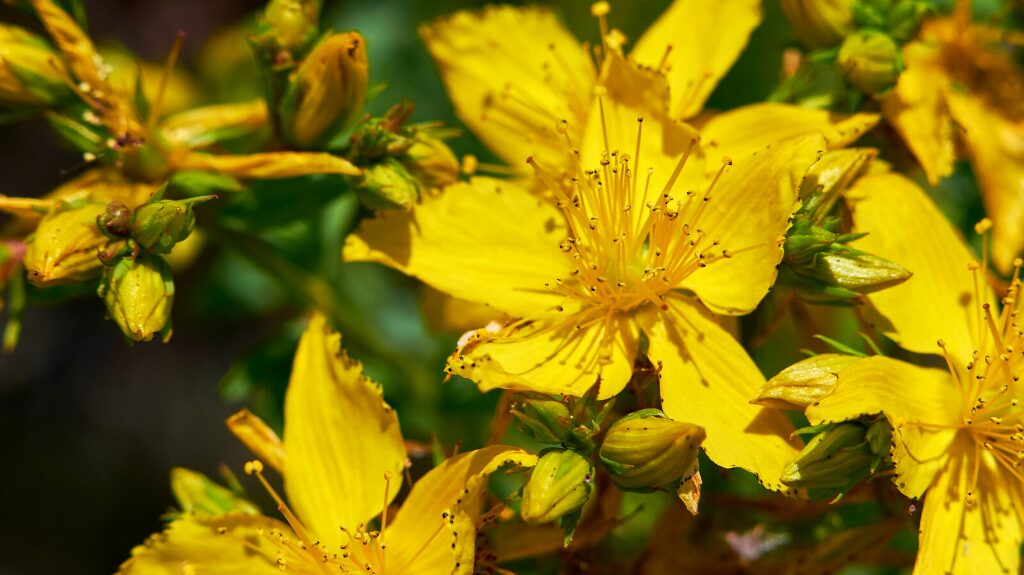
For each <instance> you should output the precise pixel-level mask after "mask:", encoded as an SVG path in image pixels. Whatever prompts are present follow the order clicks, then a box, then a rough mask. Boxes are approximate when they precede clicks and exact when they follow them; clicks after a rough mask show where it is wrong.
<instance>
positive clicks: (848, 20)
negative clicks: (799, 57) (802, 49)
mask: <svg viewBox="0 0 1024 575" xmlns="http://www.w3.org/2000/svg"><path fill="white" fill-rule="evenodd" d="M851 4H853V0H782V12H783V13H784V14H785V15H786V19H787V20H789V24H790V26H792V27H793V32H794V33H796V36H797V38H799V39H800V41H801V42H803V43H804V45H806V46H807V47H808V48H812V49H814V48H831V47H833V46H838V45H839V44H840V43H841V42H842V41H843V38H845V37H846V35H847V34H849V33H850V32H853V30H854V25H853V14H852V13H851V11H850V5H851Z"/></svg>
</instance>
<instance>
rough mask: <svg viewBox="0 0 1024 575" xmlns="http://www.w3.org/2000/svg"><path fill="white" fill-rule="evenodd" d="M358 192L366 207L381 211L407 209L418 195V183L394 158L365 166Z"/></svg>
mask: <svg viewBox="0 0 1024 575" xmlns="http://www.w3.org/2000/svg"><path fill="white" fill-rule="evenodd" d="M359 191H360V192H361V194H360V195H361V197H362V198H363V202H364V203H366V205H368V206H369V207H371V208H383V209H389V208H390V209H393V208H403V209H409V208H410V207H412V204H413V202H415V201H416V199H417V198H418V197H419V195H420V188H419V183H418V182H417V181H416V179H415V178H413V177H412V174H410V173H409V171H408V170H406V169H405V166H403V165H402V163H401V162H399V161H398V160H396V159H395V158H384V159H383V160H381V161H380V162H376V163H374V164H370V165H369V166H366V168H364V170H363V182H362V185H361V186H360V188H359Z"/></svg>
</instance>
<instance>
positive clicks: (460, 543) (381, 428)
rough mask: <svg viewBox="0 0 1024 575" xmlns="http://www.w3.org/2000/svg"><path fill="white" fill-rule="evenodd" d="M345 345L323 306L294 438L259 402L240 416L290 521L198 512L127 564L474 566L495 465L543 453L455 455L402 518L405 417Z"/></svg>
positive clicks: (302, 378) (258, 469) (293, 408)
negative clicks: (275, 425)
mask: <svg viewBox="0 0 1024 575" xmlns="http://www.w3.org/2000/svg"><path fill="white" fill-rule="evenodd" d="M340 344H341V338H340V336H339V335H338V334H336V333H331V331H330V330H329V328H328V327H327V324H326V321H325V320H324V318H323V317H321V316H315V317H314V318H313V319H312V320H311V321H310V325H309V327H308V328H307V329H306V332H305V334H304V335H303V337H302V340H301V341H300V343H299V349H298V351H297V352H296V355H295V363H294V366H293V368H292V377H291V381H290V383H289V385H288V392H287V395H286V397H285V423H284V438H283V439H282V440H279V439H278V438H277V436H276V435H274V434H273V432H270V431H269V429H268V428H267V427H266V425H265V424H263V423H262V422H260V421H259V420H258V419H256V418H255V416H253V415H252V414H249V413H247V412H242V413H241V414H239V415H236V416H234V417H233V418H232V419H231V420H229V425H230V426H231V428H232V430H233V431H235V432H236V433H238V434H239V436H240V438H241V439H242V440H243V442H244V443H246V445H248V446H249V447H250V448H253V450H254V451H255V452H256V453H257V454H259V455H260V456H266V457H267V458H268V459H267V463H268V464H270V465H271V466H272V467H273V468H274V469H275V470H276V471H278V472H279V473H280V474H281V475H282V476H283V478H284V492H285V495H286V496H287V502H286V501H285V498H283V497H281V496H280V495H278V493H277V491H276V490H275V489H274V488H273V487H272V486H271V484H270V481H269V479H268V478H267V477H266V476H265V475H264V466H263V463H262V462H261V461H260V460H255V461H251V462H249V463H248V464H246V471H247V472H248V473H250V474H252V475H255V476H256V477H257V478H258V479H259V481H260V482H261V483H262V484H263V485H264V487H265V488H267V489H268V491H270V494H271V496H272V497H273V498H274V499H275V501H276V502H277V504H278V510H279V511H280V513H281V514H282V515H283V517H284V519H285V521H279V520H277V519H273V518H270V517H266V516H262V515H257V514H252V513H247V512H245V510H240V511H234V512H229V513H222V514H212V515H211V514H208V513H201V512H187V511H186V512H185V513H182V514H181V515H180V516H178V518H177V519H175V520H174V521H172V522H171V524H170V525H169V526H168V527H167V529H166V530H165V531H164V532H163V533H160V534H157V535H155V536H153V537H151V538H150V539H149V540H147V542H146V543H145V544H144V545H140V546H138V547H136V548H135V549H134V550H133V551H132V557H131V558H130V559H129V560H128V561H126V562H125V563H124V564H123V565H122V566H121V569H120V570H119V571H118V573H120V574H123V575H158V574H159V575H172V574H177V573H181V572H182V571H183V570H184V571H185V572H195V573H207V574H210V575H216V574H224V575H228V574H234V573H246V574H250V575H260V574H267V575H270V574H275V573H280V572H281V571H282V570H283V571H285V572H290V573H301V574H304V575H322V574H326V573H343V574H344V573H349V574H356V573H358V574H366V573H376V574H377V575H387V574H389V573H390V574H406V573H422V574H424V575H449V574H452V573H454V574H458V575H462V574H465V575H468V574H470V573H472V572H473V568H474V551H475V538H476V537H475V535H476V534H475V531H476V524H477V523H476V521H477V519H478V517H479V515H480V512H481V507H482V505H483V495H484V492H485V491H486V484H487V481H486V479H487V476H488V475H489V474H490V473H492V472H494V471H496V470H497V469H498V468H500V467H502V466H503V465H506V464H512V465H520V466H529V465H532V464H533V463H534V461H535V460H536V457H535V456H533V455H530V454H528V453H526V452H524V451H522V450H520V449H517V448H513V447H505V446H500V445H494V446H490V447H487V448H484V449H481V450H478V451H471V452H468V453H464V454H461V455H458V456H455V457H452V458H451V459H449V460H447V461H445V462H444V463H442V464H441V465H440V466H438V467H436V468H435V469H434V470H432V471H430V472H428V473H427V474H426V475H425V476H423V477H422V478H421V479H420V480H419V481H417V482H416V483H415V485H413V486H412V490H411V491H410V492H409V495H408V496H407V497H406V498H405V501H404V502H403V503H402V505H401V509H399V510H398V515H397V517H396V516H395V515H394V510H393V509H390V507H391V502H392V500H393V499H394V498H395V496H396V495H397V494H398V492H399V491H400V489H401V484H402V477H403V472H404V470H405V467H406V455H405V445H404V442H403V440H402V435H401V432H400V431H399V427H398V418H397V415H396V414H395V412H394V410H392V409H391V408H390V407H389V406H388V405H387V404H386V403H385V402H384V399H383V397H382V396H381V390H380V387H379V386H377V385H376V384H375V383H373V382H372V381H370V380H369V379H367V378H366V376H364V375H363V373H362V367H361V366H360V364H359V363H358V362H356V361H353V360H352V359H349V357H348V356H347V355H346V354H345V352H344V351H342V350H341V347H340ZM220 499H224V498H223V497H221V498H220ZM377 516H380V519H379V522H375V523H372V522H373V521H374V519H375V518H376V517H377Z"/></svg>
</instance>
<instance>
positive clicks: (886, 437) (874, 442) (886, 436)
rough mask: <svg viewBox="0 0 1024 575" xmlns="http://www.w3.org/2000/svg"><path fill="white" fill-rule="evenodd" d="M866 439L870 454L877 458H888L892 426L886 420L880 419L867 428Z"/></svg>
mask: <svg viewBox="0 0 1024 575" xmlns="http://www.w3.org/2000/svg"><path fill="white" fill-rule="evenodd" d="M867 439H868V448H869V449H870V450H871V453H873V454H875V455H877V456H878V457H886V456H888V455H889V451H890V450H892V424H890V423H889V420H888V419H886V418H884V417H880V418H879V419H878V420H877V421H875V422H874V423H872V424H871V425H870V426H868V432H867Z"/></svg>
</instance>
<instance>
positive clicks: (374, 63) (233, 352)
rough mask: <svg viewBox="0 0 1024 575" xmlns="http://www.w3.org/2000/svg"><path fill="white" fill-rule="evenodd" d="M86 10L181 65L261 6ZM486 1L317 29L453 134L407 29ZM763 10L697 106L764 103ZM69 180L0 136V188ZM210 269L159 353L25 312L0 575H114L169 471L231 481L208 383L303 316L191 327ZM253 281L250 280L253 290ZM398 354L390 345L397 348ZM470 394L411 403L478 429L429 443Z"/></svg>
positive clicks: (487, 403) (4, 370) (202, 265)
mask: <svg viewBox="0 0 1024 575" xmlns="http://www.w3.org/2000/svg"><path fill="white" fill-rule="evenodd" d="M85 4H86V9H87V14H88V18H89V26H90V34H91V35H92V36H93V38H95V39H96V40H98V41H100V42H102V41H104V40H113V41H114V42H116V43H119V44H121V45H123V46H125V47H127V48H128V49H130V50H131V51H133V52H134V53H136V54H138V55H139V56H141V57H143V58H145V59H148V60H151V61H161V60H162V59H163V58H164V56H165V54H166V53H167V51H168V49H169V47H170V46H171V44H172V42H173V39H174V37H175V34H176V33H177V32H178V31H184V32H185V33H186V35H187V38H186V42H185V48H184V52H183V54H184V56H183V59H182V66H183V67H185V68H193V67H194V66H195V65H196V59H197V55H198V54H199V53H200V51H201V49H202V47H203V45H204V44H205V43H206V42H207V41H208V39H209V38H210V37H211V35H213V34H214V33H215V32H216V31H218V30H221V29H223V28H224V27H226V26H228V25H231V24H235V23H237V22H239V21H240V20H243V19H246V18H250V19H251V17H252V15H253V12H254V11H255V10H256V9H258V8H259V7H260V6H261V5H262V2H260V1H258V0H217V1H213V2H211V1H208V0H207V1H202V0H162V1H153V0H150V1H143V0H88V1H86V3H85ZM482 4H484V2H479V1H470V0H444V1H440V2H420V1H418V0H409V1H401V2H400V1H397V0H395V1H384V2H381V1H371V0H362V1H350V2H331V1H330V0H328V1H327V2H326V6H325V18H324V20H325V21H326V22H329V23H331V24H332V25H333V27H334V28H335V29H337V30H346V29H353V28H354V29H359V30H360V31H361V32H362V34H363V35H364V36H365V37H366V38H367V40H368V44H369V56H370V62H371V75H372V76H371V78H372V80H373V81H374V82H385V83H387V84H388V89H387V90H386V91H385V92H384V94H383V95H382V96H379V97H378V99H377V100H376V101H374V102H373V103H372V104H371V108H370V111H372V112H376V113H379V112H381V111H382V110H383V109H386V107H387V106H388V105H390V104H391V103H394V102H396V101H398V100H399V99H401V98H403V97H404V98H409V99H411V100H413V101H414V102H415V104H416V106H417V108H416V113H415V115H414V120H416V121H425V120H433V119H440V120H443V121H445V122H446V123H448V124H451V125H458V124H457V122H456V120H455V118H454V115H453V113H452V110H451V106H450V104H449V103H448V100H447V97H446V96H445V94H444V90H443V88H442V86H441V84H440V81H439V80H438V78H437V74H436V72H435V70H434V68H433V66H432V64H431V63H430V60H429V58H428V56H427V54H426V52H425V50H424V49H423V47H422V44H421V43H420V41H419V38H418V36H417V35H416V27H417V26H418V25H419V24H420V23H421V22H424V21H428V20H430V19H431V18H434V17H436V16H439V15H442V14H446V13H449V12H452V11H454V10H456V9H460V8H470V7H473V6H476V5H482ZM555 4H556V6H557V7H558V9H560V10H561V11H562V12H563V14H564V15H565V18H566V21H567V22H568V23H569V25H570V28H572V29H573V31H574V32H576V33H577V34H579V35H581V36H582V37H584V38H588V39H593V38H595V37H596V36H597V27H596V23H595V22H594V20H593V19H592V18H591V17H590V15H589V10H590V2H588V1H585V0H573V1H569V0H566V1H562V2H556V3H555ZM667 4H668V0H653V1H649V2H648V1H645V2H639V3H627V2H622V3H620V6H619V8H618V11H617V12H615V13H613V15H614V18H613V21H614V24H615V25H616V26H617V27H619V28H621V29H623V31H624V32H625V33H626V34H627V35H628V36H630V37H632V38H636V37H637V36H638V35H639V33H640V31H642V30H643V29H644V27H645V26H646V24H648V23H650V22H651V21H652V19H653V18H654V16H655V15H657V14H658V13H659V12H660V11H661V9H663V8H664V7H665V6H666V5H667ZM768 4H769V6H767V7H766V8H767V9H766V12H767V14H766V17H767V23H766V25H765V26H762V28H761V29H759V30H758V32H757V33H756V34H755V37H754V39H753V40H752V44H751V46H750V47H748V49H747V51H746V53H745V55H744V57H743V58H742V59H741V60H740V62H739V63H738V65H737V66H736V67H735V68H734V69H733V71H732V73H731V74H730V76H729V77H727V78H726V79H725V81H723V83H722V84H721V87H720V88H719V90H718V92H716V95H715V96H714V98H713V99H712V101H711V102H710V105H712V106H720V107H729V106H733V105H736V104H739V103H745V102H750V101H756V100H759V99H761V98H763V97H764V96H765V95H766V94H767V92H768V91H769V90H770V88H771V86H772V85H773V84H774V82H775V81H776V79H777V78H778V69H779V62H778V58H777V55H778V54H779V51H780V47H781V46H782V45H783V44H785V43H786V42H787V41H788V37H787V36H786V34H787V32H786V30H785V27H784V26H783V25H780V24H779V23H778V20H779V14H778V9H777V7H775V6H773V5H772V4H773V3H771V2H769V3H768ZM17 18H18V15H17V14H15V13H14V12H13V10H12V9H10V8H9V7H6V6H2V7H0V19H3V20H10V19H17ZM250 21H251V20H250ZM741 77H742V80H741V79H740V78H741ZM738 82H743V86H742V88H743V89H740V90H735V89H733V88H735V87H737V86H738ZM751 86H756V87H757V89H752V88H751ZM452 144H453V147H454V148H455V149H456V151H457V152H459V153H460V154H461V153H469V152H472V153H476V154H480V155H486V152H485V151H483V150H482V149H481V148H480V147H479V145H478V144H476V143H475V142H474V141H473V139H472V138H471V137H469V136H466V137H463V138H461V139H459V140H457V141H455V142H453V143H452ZM81 169H82V160H81V158H80V157H77V156H76V155H74V154H72V153H71V152H69V151H68V150H66V149H64V148H61V147H60V146H58V145H57V144H56V140H55V138H54V137H53V135H52V133H51V132H50V130H49V128H48V126H47V125H46V124H45V123H44V122H42V121H41V120H32V121H28V122H23V123H15V124H9V125H2V126H0V193H2V194H7V195H17V196H39V195H42V194H43V193H45V192H46V191H48V190H50V189H52V188H53V187H55V186H56V185H58V184H59V183H61V182H63V181H65V180H67V179H68V178H69V177H70V176H72V175H74V174H76V173H77V171H78V170H81ZM204 255H205V256H210V255H211V254H204ZM209 266H210V259H209V257H204V259H202V260H201V261H200V262H199V263H198V264H197V265H194V266H193V267H192V268H190V269H189V270H187V271H186V272H185V273H184V274H180V275H179V277H177V278H176V279H177V285H178V295H177V297H178V302H179V303H178V308H177V310H176V312H175V317H174V322H175V331H174V338H173V340H172V342H171V343H169V344H167V345H161V344H159V343H150V344H140V345H135V346H129V345H127V344H126V343H125V341H124V339H123V338H122V336H121V335H120V334H119V333H118V331H117V329H116V327H115V326H114V325H113V324H112V323H111V322H109V321H105V320H104V317H103V305H102V302H101V301H100V300H99V299H98V298H94V297H86V298H82V299H80V300H77V301H74V302H71V303H62V304H59V305H55V306H50V307H38V306H34V307H30V308H29V310H28V313H27V314H26V316H25V321H24V332H23V335H22V338H21V343H20V345H19V347H18V349H17V350H16V351H15V352H14V353H13V354H9V355H3V356H0V434H2V436H3V444H4V447H3V452H2V455H3V457H2V461H3V465H2V469H3V473H2V479H0V509H2V510H3V511H2V513H0V516H2V518H3V521H2V522H0V574H3V575H14V574H19V575H20V574H48V573H62V574H64V573H110V572H112V571H114V570H116V568H117V566H118V564H119V563H120V562H121V561H123V560H124V559H125V558H127V556H128V554H129V551H130V549H131V548H132V546H134V545H137V544H139V543H141V542H142V541H143V540H144V539H145V537H146V536H147V535H148V534H150V533H152V532H154V531H158V530H159V529H160V528H161V521H160V515H161V514H162V513H163V512H165V511H167V509H168V508H169V507H170V506H171V505H172V499H171V497H170V491H169V489H168V484H167V479H168V473H169V471H170V469H171V468H172V467H174V466H179V465H180V466H186V467H190V468H193V469H197V470H200V471H202V472H204V473H207V474H210V475H215V474H216V470H217V467H218V465H219V464H220V463H222V462H225V463H228V464H229V465H231V466H232V467H234V468H235V469H238V468H240V466H241V463H242V462H243V461H245V458H246V452H245V450H244V448H242V447H241V446H240V445H239V444H238V443H237V442H236V441H235V440H234V439H233V438H232V437H231V436H230V434H229V433H228V432H227V430H226V428H225V427H224V425H223V421H224V419H225V417H227V416H228V415H229V414H230V413H232V412H233V411H235V410H236V409H237V408H238V407H239V406H238V405H228V404H227V403H226V402H225V401H224V400H223V399H222V396H221V394H220V393H219V392H218V382H219V381H220V380H221V378H222V377H223V376H224V375H225V373H227V372H228V370H229V368H230V366H231V365H232V362H233V361H235V360H236V358H237V357H238V356H239V355H240V354H242V353H243V352H244V351H245V350H246V349H248V348H250V347H251V346H253V345H255V344H257V343H258V342H261V341H263V340H264V339H265V338H267V337H270V336H272V335H273V334H275V333H277V332H278V331H279V329H280V328H281V326H282V325H283V324H285V323H286V322H287V321H288V320H289V319H291V317H293V316H294V314H295V312H296V311H301V310H296V309H287V306H286V308H285V309H284V310H282V309H281V308H277V309H276V310H275V311H274V312H273V313H271V314H269V315H266V316H263V317H261V318H259V319H254V318H253V316H249V317H244V318H240V319H239V318H234V319H232V318H226V319H223V320H221V319H220V318H216V317H215V318H213V319H210V318H206V319H205V320H200V319H198V318H197V314H196V310H202V309H204V307H203V305H202V304H195V303H190V302H195V301H197V300H200V301H201V300H203V299H204V297H206V296H207V295H208V294H206V293H204V292H203V290H205V289H206V287H205V286H206V285H207V284H206V283H205V282H204V281H203V278H204V277H205V276H207V275H209V271H210V269H209ZM374 277H376V278H377V281H382V280H381V278H383V280H387V281H391V282H398V284H397V287H396V288H394V289H396V290H398V293H399V294H400V295H402V294H404V296H403V297H406V298H407V299H409V300H410V301H407V302H406V303H405V304H404V305H399V306H397V307H395V308H394V309H397V310H398V311H397V312H393V313H397V314H399V315H402V314H404V315H405V316H413V317H411V318H410V317H404V318H400V319H402V321H406V322H407V323H408V324H409V325H411V326H412V327H410V330H411V331H412V332H413V333H420V332H422V331H423V328H422V322H421V321H420V320H419V318H418V317H416V316H417V308H416V305H415V295H412V296H410V295H409V294H414V293H415V291H414V285H413V284H412V282H410V281H409V280H407V279H404V278H400V276H398V275H397V274H391V275H383V276H379V277H378V276H374ZM257 280H258V278H257V279H254V280H253V281H257ZM260 286H262V284H258V282H257V283H256V284H253V291H259V290H260V289H261V287H260ZM391 293H393V292H391ZM378 297H380V296H378ZM365 303H366V305H372V304H373V303H374V302H372V301H369V302H365ZM292 307H293V308H294V306H292ZM417 330H418V331H417ZM417 337H420V339H423V337H425V336H422V334H421V333H420V335H419V336H417ZM421 343H422V342H421ZM406 344H407V342H404V341H402V340H396V341H395V345H396V346H399V347H402V346H405V345H406ZM410 345H412V344H410ZM421 347H422V345H421ZM402 351H405V349H404V348H403V349H402ZM446 352H447V349H444V348H443V346H437V345H435V346H434V347H430V346H427V350H426V351H422V350H420V351H419V352H410V354H411V355H414V356H415V358H414V359H412V360H411V361H421V362H423V363H425V364H427V365H428V366H430V369H436V371H435V372H436V373H437V374H438V377H437V383H438V385H440V379H441V372H440V367H441V364H440V361H442V360H443V357H444V356H445V354H446ZM280 383H281V385H282V386H283V381H282V382H280ZM385 393H386V395H387V396H388V397H389V399H390V400H392V402H393V403H395V404H396V407H397V408H398V410H399V413H400V416H401V417H402V422H403V429H404V430H405V432H406V434H407V435H408V436H411V437H412V438H413V439H417V440H429V439H430V437H429V436H428V435H427V430H429V429H430V428H431V427H434V426H436V423H437V422H438V421H439V419H440V416H438V415H437V414H438V411H437V410H438V408H437V406H436V405H434V406H431V405H422V404H417V403H413V402H411V401H409V400H406V402H405V404H403V401H402V399H401V398H398V397H396V395H398V394H396V393H395V392H394V391H393V390H389V389H388V387H387V385H385ZM478 396H479V394H477V393H476V391H475V389H471V388H469V389H467V388H459V387H454V388H452V387H451V386H449V387H448V388H446V389H445V391H443V392H428V393H425V394H420V395H417V396H416V397H418V398H424V397H425V398H428V399H430V400H432V401H434V402H435V403H438V402H440V401H441V400H442V397H443V398H444V401H445V402H446V403H447V404H448V405H449V407H447V408H446V409H449V410H450V411H451V410H452V409H454V410H455V411H456V416H457V414H458V410H459V409H462V410H463V412H464V415H465V417H466V418H476V419H475V420H474V419H466V422H463V423H462V424H461V425H460V424H459V423H458V422H457V423H456V424H454V425H451V426H446V427H448V428H447V429H445V430H442V431H441V437H440V438H441V439H442V440H444V441H454V440H456V439H462V437H460V434H462V433H463V430H464V429H467V428H468V427H469V426H470V425H471V424H473V423H475V422H476V421H486V419H487V418H488V417H489V416H490V409H492V408H493V397H490V396H489V397H486V398H484V399H480V398H479V397H478ZM418 401H420V400H418ZM424 401H425V400H424ZM452 405H454V408H453V407H451V406H452ZM431 414H433V415H431ZM449 415H451V413H449ZM467 422H468V423H467ZM482 432H484V433H485V432H486V430H482Z"/></svg>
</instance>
